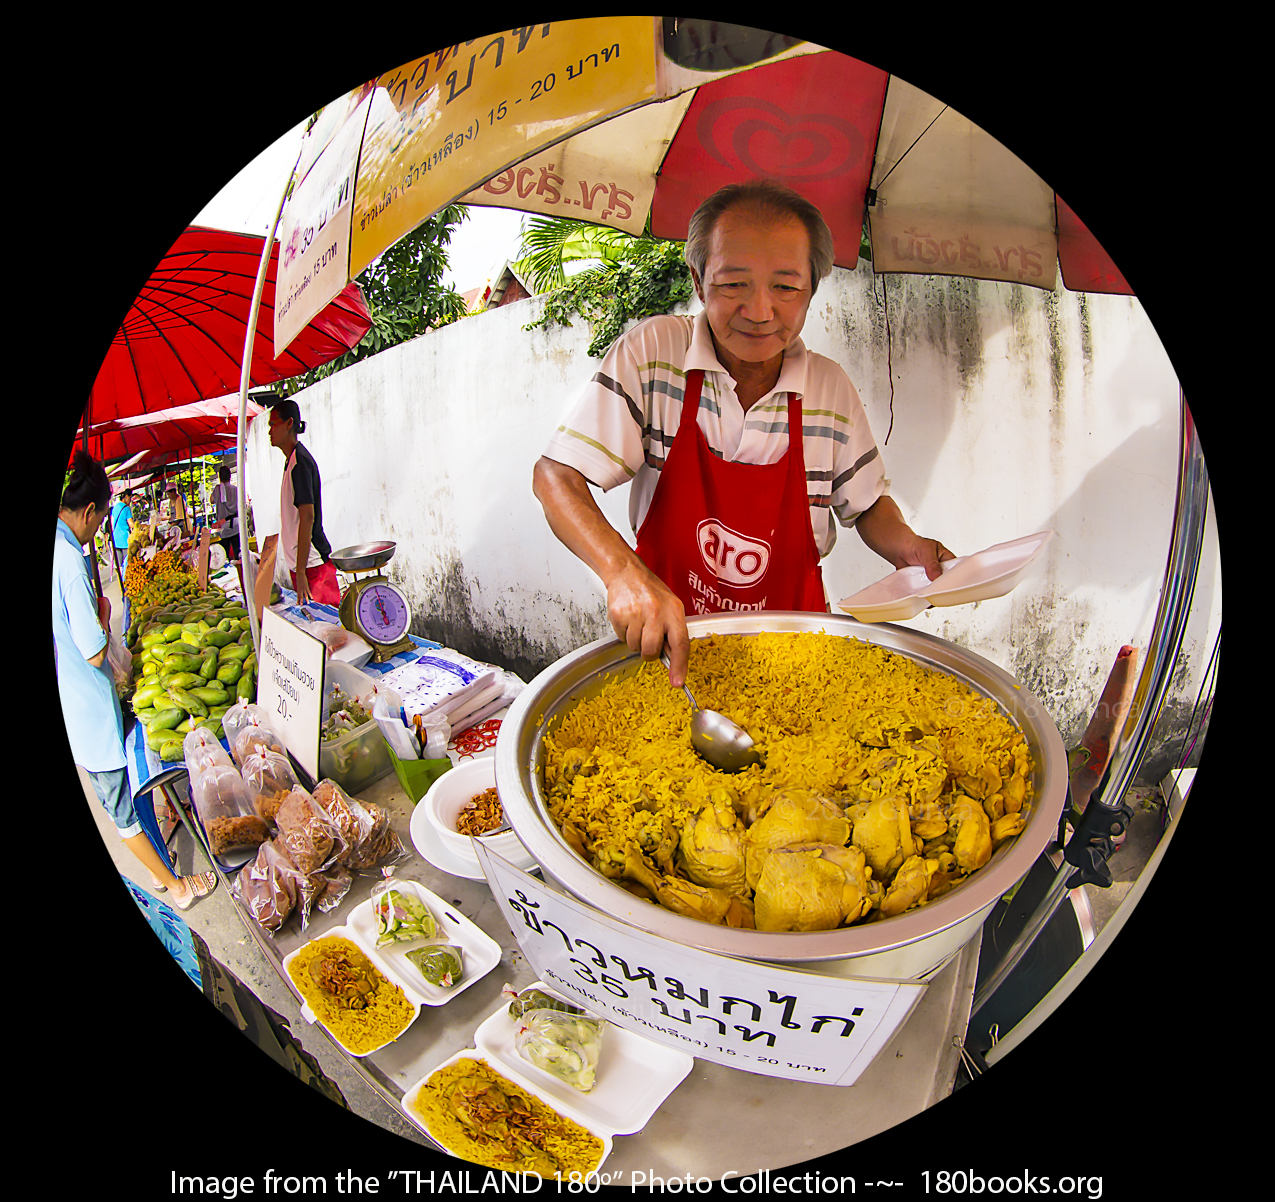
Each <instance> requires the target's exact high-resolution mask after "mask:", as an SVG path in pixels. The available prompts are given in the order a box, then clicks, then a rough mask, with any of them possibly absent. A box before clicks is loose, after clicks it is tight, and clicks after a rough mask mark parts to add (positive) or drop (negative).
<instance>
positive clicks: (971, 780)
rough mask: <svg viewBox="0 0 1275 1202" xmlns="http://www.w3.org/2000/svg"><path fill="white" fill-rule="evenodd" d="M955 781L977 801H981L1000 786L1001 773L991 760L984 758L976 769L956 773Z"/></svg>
mask: <svg viewBox="0 0 1275 1202" xmlns="http://www.w3.org/2000/svg"><path fill="white" fill-rule="evenodd" d="M956 783H957V784H959V785H960V786H961V788H962V789H964V790H965V792H966V793H968V794H969V795H970V796H971V797H977V798H978V800H979V801H982V800H983V799H984V798H985V797H990V796H991V795H992V794H993V793H995V792H996V791H997V789H999V788H1000V787H1001V774H1000V771H999V770H998V769H997V767H996V765H995V764H993V763H992V762H991V760H984V761H983V763H982V764H980V765H979V767H978V769H977V771H975V772H967V773H962V774H960V775H958V776H957V778H956Z"/></svg>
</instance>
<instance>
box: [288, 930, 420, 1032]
mask: <svg viewBox="0 0 1275 1202" xmlns="http://www.w3.org/2000/svg"><path fill="white" fill-rule="evenodd" d="M329 951H344V952H346V953H347V954H348V955H349V957H350V959H351V960H353V961H354V962H355V963H356V964H358V965H359V966H360V967H361V968H364V969H371V972H372V979H373V980H375V981H376V982H377V987H376V991H375V992H374V993H373V994H372V1001H371V1002H370V1003H369V1004H368V1005H367V1007H365V1008H364V1009H362V1010H350V1009H347V1008H346V1007H344V1006H341V1005H338V1003H337V1002H336V1000H335V999H334V998H333V997H332V996H331V994H329V993H327V992H326V991H324V990H322V989H320V988H319V986H318V985H317V984H315V982H314V979H313V978H312V977H311V976H310V965H311V964H313V963H314V962H315V961H316V960H318V959H320V958H321V957H322V956H323V955H325V954H326V953H327V952H329ZM288 974H289V976H291V977H292V983H293V984H294V985H295V986H296V987H297V989H298V990H299V991H300V993H301V996H302V997H303V998H305V1000H306V1002H307V1003H308V1005H309V1007H310V1009H311V1010H312V1011H314V1016H315V1018H317V1019H318V1020H319V1022H321V1023H322V1024H323V1025H324V1026H325V1027H327V1029H328V1030H329V1031H331V1032H332V1034H333V1035H335V1036H336V1037H337V1039H338V1040H340V1042H341V1044H342V1046H343V1047H345V1048H346V1050H347V1051H350V1052H353V1053H355V1055H360V1056H361V1055H366V1054H367V1053H368V1052H374V1051H376V1049H377V1048H379V1047H382V1046H384V1045H385V1044H387V1043H389V1042H390V1041H391V1040H393V1039H397V1038H398V1037H399V1036H400V1035H401V1034H402V1033H403V1032H404V1031H405V1030H407V1028H408V1027H409V1026H410V1025H411V1022H412V1019H413V1017H415V1009H414V1007H413V1006H412V1003H411V1002H409V1001H408V1000H407V997H406V996H405V995H404V993H403V991H402V990H401V989H400V988H399V987H398V986H397V985H394V984H392V983H391V982H390V981H389V980H388V979H387V978H386V977H385V975H384V974H383V973H381V972H380V971H378V969H377V968H376V966H375V965H374V964H373V963H372V962H371V961H370V960H369V959H368V958H367V956H365V955H364V954H363V952H362V951H360V950H359V948H358V946H357V945H356V944H354V943H351V942H350V940H348V939H342V938H341V936H339V935H329V936H326V937H324V938H322V939H316V940H315V941H314V942H313V943H308V944H306V946H305V947H303V948H302V949H301V950H300V951H299V952H298V953H297V955H296V957H295V958H294V959H293V960H291V961H289V963H288Z"/></svg>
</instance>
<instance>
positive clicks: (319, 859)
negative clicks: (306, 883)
mask: <svg viewBox="0 0 1275 1202" xmlns="http://www.w3.org/2000/svg"><path fill="white" fill-rule="evenodd" d="M275 825H276V826H277V827H278V828H279V836H278V838H279V842H280V844H281V846H282V847H283V849H284V850H285V851H286V852H287V853H288V858H289V859H290V860H291V861H292V862H293V863H294V864H295V865H296V866H297V869H298V870H299V871H300V872H302V873H304V874H305V875H307V876H309V875H310V874H311V873H315V872H321V871H322V870H323V869H325V868H328V867H330V866H331V865H332V864H335V863H336V862H337V860H338V858H339V857H341V856H343V855H344V854H345V853H346V851H347V844H346V840H345V836H344V835H343V834H342V833H341V831H340V829H339V828H338V827H337V825H336V824H335V823H334V822H333V821H332V819H331V818H329V817H328V816H327V814H326V813H324V811H323V809H322V808H321V807H320V806H318V805H316V804H315V801H314V798H313V797H311V796H310V794H309V793H307V792H306V791H305V790H304V789H303V788H301V787H300V786H297V788H295V789H293V790H292V791H291V792H290V793H289V794H288V795H287V797H285V798H284V799H283V804H282V805H280V807H279V810H278V813H276V814H275Z"/></svg>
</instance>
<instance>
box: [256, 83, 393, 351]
mask: <svg viewBox="0 0 1275 1202" xmlns="http://www.w3.org/2000/svg"><path fill="white" fill-rule="evenodd" d="M370 104H371V99H370V97H369V98H366V99H364V100H363V101H362V102H361V103H360V104H359V105H358V107H357V108H356V109H355V110H354V112H353V113H351V114H350V116H349V117H347V118H346V120H345V122H344V124H343V125H342V126H341V128H340V129H339V130H338V131H337V132H336V134H335V135H334V136H333V138H332V140H331V142H329V143H328V145H327V147H326V148H325V149H324V151H323V153H322V154H320V155H319V158H318V161H317V162H316V163H315V164H314V166H313V167H312V168H311V169H310V172H309V174H308V175H306V177H305V179H304V180H303V181H302V182H301V183H300V184H299V185H297V188H296V190H295V191H294V192H293V193H292V195H291V197H289V198H288V206H287V208H286V209H285V210H284V214H283V221H282V225H281V228H280V232H279V268H278V272H277V283H276V285H275V300H274V353H275V357H276V358H278V357H279V356H280V355H282V354H283V352H284V351H285V350H286V349H287V347H288V345H289V344H290V343H291V342H292V340H293V339H294V338H295V337H296V336H297V335H298V334H299V333H301V331H302V330H304V329H305V327H306V325H307V324H308V323H309V322H310V320H311V319H312V318H313V317H314V316H315V315H316V314H317V313H319V312H320V311H321V310H322V309H323V308H324V306H325V305H327V304H328V302H329V301H331V300H332V299H333V297H335V296H336V295H337V294H338V293H339V292H340V291H341V289H342V288H344V287H345V285H346V284H347V283H348V282H349V266H350V213H351V211H352V209H353V205H354V179H355V175H356V174H357V172H358V165H359V147H360V146H361V145H362V142H363V126H364V124H365V123H366V121H367V114H368V110H369V107H370Z"/></svg>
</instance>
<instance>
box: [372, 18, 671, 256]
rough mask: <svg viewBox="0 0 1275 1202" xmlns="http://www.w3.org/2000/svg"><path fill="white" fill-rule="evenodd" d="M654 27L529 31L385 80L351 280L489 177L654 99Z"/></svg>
mask: <svg viewBox="0 0 1275 1202" xmlns="http://www.w3.org/2000/svg"><path fill="white" fill-rule="evenodd" d="M656 26H657V19H656V18H652V17H590V18H587V19H584V20H579V21H555V22H552V23H547V24H541V25H527V26H523V27H521V28H518V29H512V30H506V31H504V32H502V33H495V34H492V35H490V36H489V37H482V38H475V39H473V40H472V41H468V42H464V43H461V44H458V45H455V46H449V47H445V48H444V49H442V50H439V51H437V52H436V53H434V54H429V55H426V56H425V57H423V58H419V59H415V60H413V61H412V62H410V63H405V64H404V65H403V66H401V67H399V68H398V69H397V70H395V71H391V72H389V73H387V74H385V75H383V76H381V77H380V79H378V80H377V88H376V93H375V97H374V100H373V104H372V111H371V115H370V117H369V120H368V125H367V132H366V134H365V136H364V139H363V153H362V155H361V157H360V161H359V173H358V184H357V187H356V190H355V196H354V214H353V225H352V228H351V236H350V262H349V278H350V279H353V278H354V277H355V276H357V275H358V274H359V272H361V271H362V270H363V269H364V268H365V267H366V266H367V265H368V264H369V263H371V262H372V260H373V259H375V258H376V257H377V255H379V254H380V253H381V251H383V250H384V249H385V248H386V247H387V246H391V245H393V244H394V243H395V242H397V241H398V240H399V239H400V238H402V237H403V236H404V235H405V234H407V233H409V232H410V231H411V230H413V229H415V228H416V226H418V225H419V224H420V223H421V222H422V221H425V220H426V219H427V218H429V217H430V216H432V215H433V214H434V213H436V212H437V211H438V210H439V209H441V208H442V207H443V206H444V205H446V204H448V203H450V202H451V201H453V200H455V199H457V198H458V197H460V196H462V195H464V194H465V193H466V192H468V191H469V190H470V189H471V188H474V187H476V186H477V185H479V184H481V183H482V182H483V181H484V180H487V179H489V178H491V177H492V176H493V175H495V174H497V173H498V172H500V171H503V170H504V169H505V168H507V167H509V166H511V165H512V164H514V163H518V162H520V161H521V160H523V159H525V158H527V156H528V155H531V154H534V153H535V152H536V151H538V150H541V149H543V148H545V147H547V146H551V145H552V144H553V143H555V142H557V141H559V140H561V139H562V138H565V137H566V136H568V135H569V134H571V133H572V132H573V131H575V130H578V129H583V128H585V127H587V126H589V125H592V124H594V123H596V122H598V121H602V120H604V119H606V118H607V117H608V116H610V115H611V114H613V113H617V112H620V111H622V110H624V109H626V108H630V107H632V106H633V105H636V104H643V103H646V102H647V101H650V100H653V99H654V98H655V95H656V75H655V49H656V33H657V29H656Z"/></svg>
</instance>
